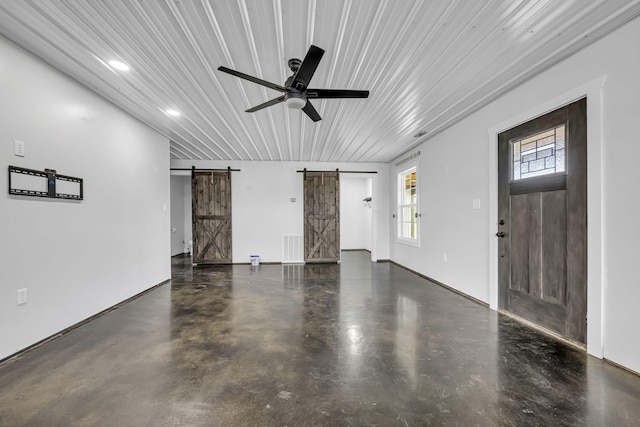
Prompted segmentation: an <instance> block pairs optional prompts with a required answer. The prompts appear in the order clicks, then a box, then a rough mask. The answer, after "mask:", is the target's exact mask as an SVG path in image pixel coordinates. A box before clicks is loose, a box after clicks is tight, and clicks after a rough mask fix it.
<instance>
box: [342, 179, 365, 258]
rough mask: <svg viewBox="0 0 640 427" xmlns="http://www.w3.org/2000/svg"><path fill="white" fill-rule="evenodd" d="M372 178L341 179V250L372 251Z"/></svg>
mask: <svg viewBox="0 0 640 427" xmlns="http://www.w3.org/2000/svg"><path fill="white" fill-rule="evenodd" d="M371 181H372V179H371V178H351V177H349V176H348V175H346V174H345V175H343V176H341V177H340V248H341V249H366V250H369V251H370V250H371V236H372V234H373V233H372V230H371V226H372V223H371V217H372V208H370V207H369V206H371V205H372V204H371V203H369V204H368V205H369V206H367V205H366V204H365V202H364V201H363V200H362V199H364V198H365V197H370V196H371Z"/></svg>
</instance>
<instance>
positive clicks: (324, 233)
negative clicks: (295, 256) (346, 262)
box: [304, 172, 340, 262]
mask: <svg viewBox="0 0 640 427" xmlns="http://www.w3.org/2000/svg"><path fill="white" fill-rule="evenodd" d="M304 260H305V261H306V262H338V261H339V260H340V179H339V175H338V172H305V174H304Z"/></svg>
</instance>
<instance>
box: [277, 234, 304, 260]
mask: <svg viewBox="0 0 640 427" xmlns="http://www.w3.org/2000/svg"><path fill="white" fill-rule="evenodd" d="M303 243H304V238H303V237H302V234H283V235H282V263H283V264H295V263H303V262H304V253H303V248H302V245H303Z"/></svg>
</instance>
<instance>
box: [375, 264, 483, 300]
mask: <svg viewBox="0 0 640 427" xmlns="http://www.w3.org/2000/svg"><path fill="white" fill-rule="evenodd" d="M378 262H390V263H391V264H393V265H396V266H398V267H400V268H402V269H403V270H407V271H409V272H411V273H413V274H415V275H416V276H420V277H422V278H423V279H426V280H428V281H430V282H433V283H435V284H436V285H438V286H442V287H443V288H445V289H447V290H449V291H451V292H453V293H455V294H458V295H460V296H462V297H465V298H466V299H468V300H471V301H473V302H475V303H476V304H479V305H481V306H483V307H486V308H489V304H488V303H486V302H484V301H481V300H479V299H477V298H474V297H472V296H471V295H469V294H465V293H464V292H462V291H459V290H458V289H456V288H453V287H451V286H449V285H447V284H445V283H442V282H440V281H439V280H435V279H433V278H431V277H429V276H427V275H425V274H422V273H419V272H417V271H415V270H412V269H411V268H409V267H406V266H404V265H402V264H398V263H397V262H395V261H393V260H384V261H381V260H378Z"/></svg>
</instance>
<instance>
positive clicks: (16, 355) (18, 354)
mask: <svg viewBox="0 0 640 427" xmlns="http://www.w3.org/2000/svg"><path fill="white" fill-rule="evenodd" d="M170 281H171V279H167V280H164V281H162V282H160V283H158V284H156V285H153V286H151V287H150V288H148V289H145V290H144V291H142V292H140V293H138V294H135V295H134V296H132V297H129V298H127V299H126V300H124V301H120V302H119V303H117V304H115V305H112V306H111V307H108V308H106V309H104V310H102V311H100V312H98V313H96V314H94V315H93V316H90V317H87V318H86V319H83V320H81V321H79V322H78V323H74V324H73V325H71V326H69V327H67V328H65V329H63V330H61V331H59V332H56V333H55V334H53V335H49V336H48V337H46V338H44V339H42V340H40V341H38V342H36V343H34V344H31V345H30V346H28V347H25V348H23V349H22V350H20V351H17V352H15V353H13V354H10V355H9V356H7V357H5V358H2V359H0V364H3V363H5V362H9V361H10V360H18V359H20V358H21V357H22V356H24V355H25V354H27V353H28V352H30V351H31V350H35V349H36V348H38V347H40V346H42V345H44V344H47V343H49V342H51V341H53V340H55V339H56V338H59V337H61V336H63V335H66V334H68V333H69V332H71V331H73V330H74V329H77V328H79V327H80V326H83V325H86V324H87V323H89V322H91V321H92V320H95V319H97V318H99V317H101V316H104V315H105V314H107V313H109V312H111V311H113V310H115V309H117V308H119V307H122V306H123V305H125V304H128V303H130V302H131V301H133V300H135V299H137V298H140V297H141V296H142V295H144V294H146V293H148V292H150V291H152V290H154V289H156V288H158V287H160V286H162V285H164V284H167V283H169V282H170Z"/></svg>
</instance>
